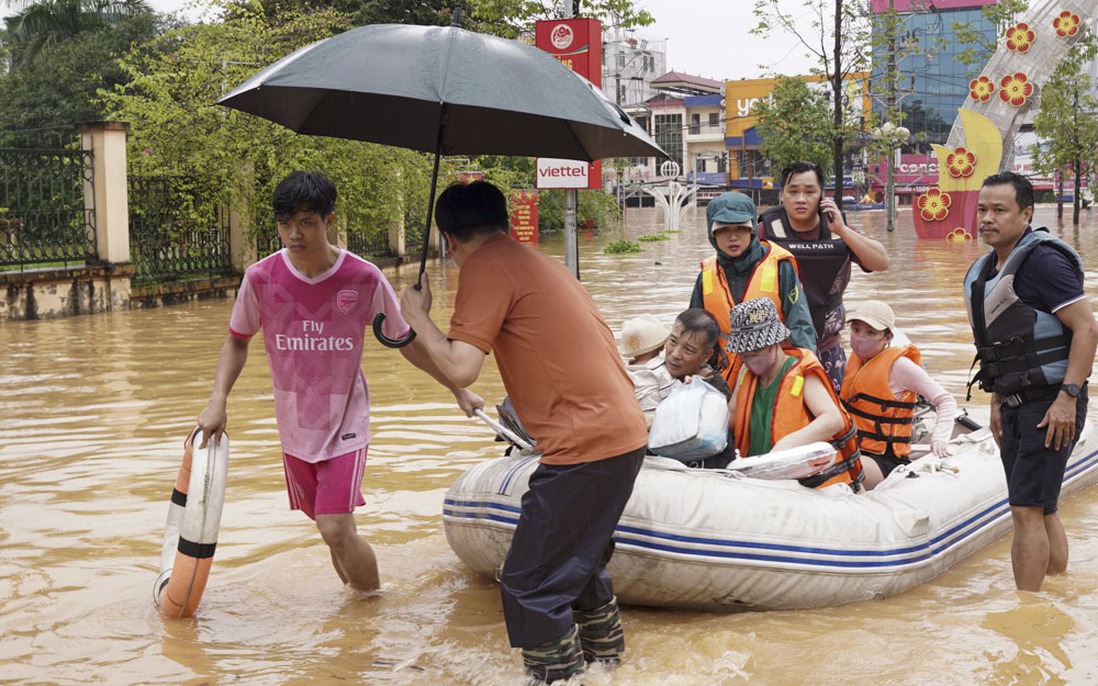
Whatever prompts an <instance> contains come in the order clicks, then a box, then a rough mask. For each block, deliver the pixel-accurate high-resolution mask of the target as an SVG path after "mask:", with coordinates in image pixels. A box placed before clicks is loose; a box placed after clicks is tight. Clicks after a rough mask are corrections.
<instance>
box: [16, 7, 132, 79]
mask: <svg viewBox="0 0 1098 686" xmlns="http://www.w3.org/2000/svg"><path fill="white" fill-rule="evenodd" d="M5 2H6V4H7V5H8V7H21V9H20V11H19V12H18V13H16V14H15V15H13V16H11V17H8V18H6V19H5V20H4V24H5V30H4V42H5V43H6V44H7V48H8V50H9V52H10V55H11V57H10V60H11V61H10V68H11V69H12V70H19V69H24V68H26V67H28V66H29V65H30V64H32V63H33V62H34V61H35V60H36V59H37V58H38V56H39V55H41V54H43V53H44V52H48V51H51V50H54V49H56V48H58V47H59V46H61V45H63V44H64V43H66V42H67V41H70V40H72V39H73V38H76V37H77V36H80V35H81V34H85V33H88V32H94V31H99V30H102V29H105V28H109V27H111V26H117V25H118V24H120V23H121V22H123V21H124V20H125V19H126V18H128V17H132V16H135V15H141V14H151V13H152V10H151V9H150V8H149V4H148V3H147V2H145V0H38V1H37V2H30V1H22V0H5Z"/></svg>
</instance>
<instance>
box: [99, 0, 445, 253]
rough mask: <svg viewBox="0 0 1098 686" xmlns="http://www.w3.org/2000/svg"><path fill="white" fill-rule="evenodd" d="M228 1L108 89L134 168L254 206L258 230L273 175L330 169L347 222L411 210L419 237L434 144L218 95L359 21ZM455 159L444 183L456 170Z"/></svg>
mask: <svg viewBox="0 0 1098 686" xmlns="http://www.w3.org/2000/svg"><path fill="white" fill-rule="evenodd" d="M226 10H227V11H226V12H225V14H224V16H223V19H222V21H220V22H215V23H209V24H198V25H192V26H185V27H182V28H179V29H176V30H173V31H170V32H168V33H165V34H164V35H163V36H161V37H159V38H158V39H156V41H154V44H153V46H152V49H149V50H145V51H141V52H134V53H132V54H131V55H130V56H129V57H127V58H126V59H125V60H123V63H122V64H123V68H124V70H125V72H126V74H127V76H128V81H127V83H125V84H123V85H121V86H119V87H117V88H116V89H115V90H113V91H111V92H104V93H103V99H104V102H105V104H106V106H107V111H108V112H109V113H110V115H111V117H112V118H116V119H119V120H122V121H126V122H129V123H130V125H131V133H130V137H129V142H128V152H129V155H130V161H131V172H136V173H139V174H146V175H166V176H171V177H175V178H186V179H188V181H187V183H188V184H189V186H190V191H189V193H190V195H192V196H193V197H194V198H195V200H196V202H197V203H201V205H202V208H204V209H195V213H196V214H198V215H202V214H204V213H207V214H208V212H209V208H210V207H212V206H217V205H228V204H233V205H234V206H237V207H241V206H251V207H253V208H255V211H256V215H257V216H258V217H259V218H260V219H259V221H260V223H261V225H260V226H259V227H258V229H257V230H258V231H261V232H263V233H265V234H268V235H269V234H271V233H272V232H273V224H272V222H271V220H270V217H269V209H268V206H269V198H270V192H271V190H272V189H273V187H274V185H275V184H276V183H277V182H278V181H279V180H280V179H281V178H282V177H283V176H284V175H285V174H287V173H288V172H290V171H292V170H294V169H319V170H323V171H325V173H327V174H328V175H329V176H330V177H332V179H333V181H334V182H335V183H336V185H337V187H338V188H339V192H340V200H339V207H338V212H339V215H340V217H341V220H342V221H343V222H344V225H343V226H342V227H341V228H345V229H346V230H347V231H348V232H350V233H351V234H353V235H364V236H366V237H367V239H369V236H372V235H376V234H380V233H381V232H384V231H386V230H387V228H388V225H389V224H390V223H391V222H393V221H397V220H399V219H401V218H402V213H404V214H403V219H405V221H406V225H407V226H408V229H409V233H410V234H412V235H411V236H410V237H409V240H410V241H411V240H414V234H415V232H417V231H418V230H419V229H418V228H417V227H418V226H422V221H423V218H424V215H425V212H426V208H425V205H426V190H425V188H426V186H427V183H428V180H429V174H430V165H429V162H428V159H427V158H426V156H425V155H422V154H420V153H416V152H412V151H409V150H403V149H399V148H391V147H387V146H381V145H374V144H370V143H362V142H358V141H348V140H342V139H335V138H324V137H319V136H304V135H299V134H296V133H294V132H292V131H290V130H289V129H286V128H283V127H281V126H278V125H277V124H273V123H271V122H269V121H267V120H265V119H261V118H259V117H255V116H252V115H248V114H244V113H242V112H238V111H236V110H230V109H227V108H225V107H221V106H219V105H217V104H216V102H217V100H218V98H219V97H221V96H222V95H223V94H224V93H226V92H227V91H228V90H229V89H231V88H232V87H234V86H236V85H237V84H239V83H241V82H243V81H244V80H246V79H247V78H248V77H249V76H251V75H252V74H254V73H255V72H257V71H258V70H259V69H261V68H263V67H265V66H267V65H269V64H271V63H272V62H275V61H276V60H278V59H279V58H281V57H283V56H285V55H286V54H288V53H290V52H292V51H293V50H296V49H297V48H299V47H302V46H304V45H307V44H309V43H312V42H315V41H317V40H321V39H323V38H326V37H328V36H330V35H333V34H335V33H338V32H341V31H344V30H346V29H348V28H350V25H349V24H348V22H347V19H346V17H345V16H342V15H340V14H338V13H336V12H332V11H327V10H311V11H288V12H287V13H286V14H284V15H282V16H281V17H279V18H278V20H277V21H273V22H272V21H271V20H270V19H269V18H268V17H267V16H266V15H265V14H264V13H263V11H262V8H261V7H259V6H258V4H257V5H253V6H240V5H237V6H232V7H226ZM444 169H445V170H446V171H445V172H444V177H443V179H442V183H446V182H447V180H448V179H449V166H448V165H447V166H446V167H445V168H444ZM421 198H422V202H419V200H420V199H421ZM412 245H414V243H413V244H412Z"/></svg>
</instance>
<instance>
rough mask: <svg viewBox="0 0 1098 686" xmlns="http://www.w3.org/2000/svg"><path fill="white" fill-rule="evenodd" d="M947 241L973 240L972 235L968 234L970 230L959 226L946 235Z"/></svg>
mask: <svg viewBox="0 0 1098 686" xmlns="http://www.w3.org/2000/svg"><path fill="white" fill-rule="evenodd" d="M945 239H946V240H947V241H967V240H971V239H972V236H970V235H968V231H965V229H964V227H962V226H958V227H957V228H956V229H953V230H952V231H950V232H949V233H947V234H946V235H945Z"/></svg>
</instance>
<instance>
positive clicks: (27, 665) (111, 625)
mask: <svg viewBox="0 0 1098 686" xmlns="http://www.w3.org/2000/svg"><path fill="white" fill-rule="evenodd" d="M1038 218H1039V219H1042V218H1043V219H1045V221H1046V222H1048V223H1052V222H1049V220H1050V219H1051V218H1052V209H1051V208H1041V209H1040V210H1039V213H1038ZM883 220H884V217H883V214H882V213H880V212H869V213H862V214H852V215H851V221H852V223H854V224H855V225H857V226H860V227H864V228H865V230H866V231H867V233H870V234H871V235H874V236H875V237H877V238H880V239H881V240H882V241H883V242H884V243H885V245H886V246H887V247H888V248H889V251H890V252H891V254H892V257H893V265H894V266H893V268H892V269H891V270H890V271H889V272H886V273H883V274H874V275H865V274H860V273H859V274H856V275H855V277H854V280H853V282H852V284H851V288H850V294H849V296H848V298H850V299H857V298H868V297H876V298H882V299H885V300H887V301H889V302H890V303H891V304H892V305H893V306H894V307H895V309H896V311H897V317H898V324H899V326H900V327H901V328H903V329H904V330H905V332H906V333H907V334H908V336H909V337H910V338H911V339H912V340H913V341H915V342H916V343H918V344H919V345H920V347H921V348H922V350H923V356H924V361H925V364H926V366H927V367H928V368H929V369H930V370H931V372H932V373H933V375H934V376H935V377H936V378H938V379H939V380H940V381H941V382H942V383H943V385H944V386H945V387H946V388H947V389H948V390H950V391H951V392H952V393H954V395H956V396H957V397H958V398H959V399H961V400H963V398H964V392H965V381H966V378H967V374H968V368H969V364H970V363H971V361H972V344H971V340H970V339H969V337H968V334H967V333H966V332H967V328H966V325H965V323H964V310H963V305H962V303H961V297H960V288H959V282H960V279H961V277H962V275H963V272H964V269H965V268H966V266H967V265H968V264H969V263H971V261H972V260H973V259H975V257H976V256H977V255H978V254H980V252H981V251H982V248H981V246H979V245H976V244H974V243H972V242H969V243H947V242H944V241H943V242H937V241H936V242H927V241H917V240H915V239H914V237H913V231H912V228H911V218H910V214H908V213H906V212H902V213H901V214H900V217H899V222H898V225H899V229H898V230H897V231H896V232H895V233H892V234H886V233H885V232H884V228H883V225H884V221H883ZM1088 221H1089V223H1088V225H1087V226H1086V227H1084V228H1083V229H1082V230H1080V231H1074V230H1072V229H1070V228H1068V229H1066V230H1062V231H1060V230H1058V231H1057V233H1059V234H1060V235H1061V236H1063V237H1064V238H1065V239H1067V240H1069V241H1070V242H1072V243H1074V244H1075V245H1077V246H1079V247H1080V252H1081V253H1082V254H1083V257H1084V262H1085V263H1086V264H1087V265H1088V266H1092V265H1093V259H1092V256H1093V255H1094V254H1095V250H1096V247H1098V246H1096V245H1095V239H1094V235H1095V221H1094V218H1093V216H1091V217H1090V218H1089V220H1088ZM703 223H704V212H703V211H699V212H697V213H696V214H694V215H691V216H689V217H688V220H687V222H686V223H685V226H684V229H683V231H682V232H681V233H679V234H674V235H672V237H671V240H669V241H664V242H654V243H644V244H643V245H644V252H643V253H639V254H634V255H623V256H610V255H604V254H602V252H601V246H602V245H603V244H604V243H605V242H607V241H608V240H613V239H615V238H619V237H621V235H624V236H625V237H629V238H635V237H636V236H638V235H640V234H642V233H652V232H654V231H656V230H657V229H658V228H659V227H661V226H662V219H661V217H660V216H659V215H658V214H657V213H656V212H655V211H648V210H630V211H629V218H628V224H627V226H626V227H624V228H623V229H621V230H620V231H614V232H607V234H604V235H599V236H594V235H584V236H582V237H581V240H580V246H581V270H582V277H583V280H584V283H585V285H586V286H587V288H588V289H589V290H590V291H591V292H592V294H593V295H594V297H595V298H596V300H597V301H598V303H599V305H600V307H601V308H602V309H603V312H604V313H605V315H606V319H607V321H608V322H609V323H610V325H611V327H612V328H614V329H615V330H617V329H618V328H619V327H620V324H621V322H622V321H623V320H624V319H627V318H628V317H631V316H633V315H635V314H638V313H640V312H651V313H653V314H655V315H657V316H659V317H661V318H662V319H664V320H665V321H670V319H671V318H672V317H673V316H674V315H675V314H676V313H677V312H679V311H680V310H681V309H683V308H684V307H685V306H686V304H687V302H688V300H689V296H690V289H691V287H692V285H693V283H694V279H695V277H696V275H697V269H698V262H699V261H700V260H701V259H702V258H703V257H705V256H707V255H708V254H709V252H710V250H711V248H710V247H709V245H708V242H707V241H706V239H705V230H704V226H703ZM619 234H621V235H619ZM542 249H543V250H545V251H547V252H549V253H551V254H555V255H557V256H560V255H561V251H562V242H561V240H560V237H550V238H549V239H548V240H546V241H545V243H544V244H543V246H542ZM431 272H432V273H431V276H432V278H433V279H434V286H433V287H434V289H435V293H436V299H435V302H436V308H437V309H436V312H435V317H436V321H438V322H440V323H442V324H445V322H446V321H447V320H448V316H449V313H450V311H451V308H452V305H453V289H454V287H455V286H456V271H455V269H454V268H453V266H452V265H446V266H444V267H442V268H440V267H439V266H438V265H433V266H432V268H431ZM1095 276H1096V274H1095V271H1094V270H1093V269H1091V270H1089V271H1088V274H1087V277H1088V278H1087V281H1088V291H1090V292H1093V291H1094V286H1095V283H1094V280H1095ZM391 278H392V279H393V281H394V282H395V284H396V285H397V287H398V289H399V288H403V287H404V286H405V285H407V284H410V283H411V282H412V281H413V280H414V278H415V273H414V269H413V268H407V269H405V270H403V271H401V272H400V273H398V274H394V275H392V277H391ZM230 307H231V304H230V303H228V302H212V303H210V302H206V303H198V304H193V305H187V306H181V307H174V308H166V309H159V310H138V311H132V312H121V313H114V314H107V315H101V316H91V317H77V318H73V319H65V320H59V321H45V322H10V323H5V324H3V325H2V326H0V334H2V341H3V349H4V350H5V352H6V354H7V361H8V363H7V364H6V365H5V367H4V369H3V370H0V380H2V382H3V388H4V397H3V400H0V410H2V412H0V551H2V557H0V601H2V603H3V607H4V612H3V616H2V618H0V639H2V640H0V664H2V665H3V667H2V668H0V683H20V684H22V683H41V684H68V683H106V684H137V683H142V684H147V683H151V684H196V685H197V684H218V683H229V682H231V681H235V682H239V683H247V684H249V685H250V684H332V683H342V682H351V683H354V682H365V683H392V684H422V683H432V684H440V685H450V684H453V685H459V684H485V685H493V684H510V683H517V682H518V681H519V680H520V678H521V670H520V667H519V664H518V658H517V655H516V654H515V653H514V652H513V651H512V650H511V649H509V648H508V646H507V639H506V633H505V630H504V626H503V619H502V614H501V611H500V603H499V590H498V587H497V586H496V584H495V583H494V582H492V581H488V580H484V579H480V578H478V577H474V576H472V575H471V574H470V573H469V572H467V571H466V570H465V569H464V568H463V566H462V565H461V563H460V562H459V561H458V560H457V559H456V557H455V556H454V555H453V553H452V552H451V551H450V549H449V548H448V546H447V544H446V541H445V537H444V535H443V533H442V527H441V523H440V518H439V514H440V511H441V503H442V496H443V493H444V492H445V489H446V488H447V487H448V485H449V484H450V483H451V482H452V481H453V480H454V479H455V478H456V477H457V475H458V474H460V473H461V472H462V471H463V470H464V469H467V468H468V467H470V466H471V465H473V464H475V463H476V462H477V461H479V460H482V459H485V458H489V457H493V456H495V455H497V454H498V453H499V444H497V443H493V442H492V441H491V433H490V432H489V431H488V429H487V428H486V427H484V426H483V425H481V424H479V423H477V422H475V421H473V420H468V419H466V418H465V417H463V416H462V415H461V414H460V413H459V412H457V410H456V408H455V407H454V406H453V403H452V400H451V398H450V397H449V395H448V393H446V392H445V391H443V390H441V389H440V388H439V387H437V385H436V384H435V383H434V382H433V381H432V380H430V379H429V378H428V377H427V376H426V375H424V374H422V373H419V372H418V371H416V370H414V369H412V368H411V367H410V366H409V365H408V364H407V363H405V362H404V360H403V359H402V358H401V357H400V356H399V354H398V353H396V352H394V351H391V350H388V349H385V348H382V347H381V346H378V345H373V346H371V347H370V348H369V349H368V351H367V355H366V360H365V367H366V373H367V377H368V378H369V379H370V389H371V393H372V400H373V407H374V410H373V414H374V416H373V420H372V424H373V439H372V444H371V447H370V459H369V465H368V469H367V475H366V482H365V485H364V492H365V494H366V498H367V505H366V507H365V508H363V509H361V510H360V511H359V513H360V514H359V523H360V526H361V528H362V530H363V531H364V532H365V533H366V534H367V535H368V536H369V537H370V539H371V541H372V542H373V543H374V545H375V549H376V551H377V554H378V557H379V559H380V562H381V570H382V578H383V583H384V593H383V594H382V596H381V597H379V598H373V599H369V600H355V599H353V598H350V597H349V596H348V595H347V594H346V593H345V592H344V591H343V590H342V589H341V588H340V586H339V583H338V580H337V578H336V576H335V574H334V573H333V572H332V571H331V569H330V563H329V560H328V555H327V553H326V551H325V550H324V548H323V544H322V543H320V540H319V537H318V536H317V534H316V533H315V530H314V528H313V527H312V525H311V523H310V522H309V521H308V520H307V519H306V518H305V517H304V516H302V515H300V514H299V513H292V512H290V511H289V510H288V509H287V505H286V495H285V492H284V491H285V486H284V481H283V477H282V472H281V466H280V464H279V460H278V448H277V434H276V430H275V426H274V421H273V408H272V398H271V393H270V384H269V380H268V378H267V371H266V365H265V361H264V360H263V359H262V358H263V350H262V346H253V348H252V359H251V361H250V362H249V364H248V367H247V368H246V369H245V372H244V374H243V375H242V376H241V378H240V381H239V382H238V383H237V386H236V389H235V390H234V392H233V396H232V398H231V401H230V406H229V421H230V425H229V428H230V433H231V435H232V448H233V453H232V459H231V468H230V474H229V491H228V499H227V502H226V505H225V511H224V517H223V526H222V531H221V535H220V540H219V545H218V554H217V559H216V562H215V564H214V571H213V574H212V576H211V580H210V585H209V587H208V589H207V591H206V595H205V597H204V599H203V604H202V606H201V608H200V610H199V616H198V618H196V619H194V620H190V621H173V622H165V621H163V620H162V619H161V618H160V617H159V615H157V613H156V610H155V609H154V607H153V604H152V584H153V580H154V579H155V577H156V572H157V566H158V556H159V547H160V538H161V535H162V526H163V522H164V516H165V514H166V511H167V498H168V495H169V493H170V490H171V485H172V483H173V481H174V478H175V471H176V469H177V467H178V463H179V460H180V459H181V457H182V442H183V438H184V437H185V435H186V434H187V431H188V430H189V429H190V427H191V426H192V422H193V418H194V417H195V416H196V414H197V413H198V411H199V410H200V409H201V408H202V406H203V404H204V403H205V399H206V397H207V395H208V392H209V388H210V384H211V382H212V372H213V366H214V361H215V358H216V354H217V351H218V348H219V346H220V343H221V341H222V339H223V338H224V335H225V327H226V325H227V322H228V316H229V311H230ZM577 346H578V342H577ZM577 349H579V348H578V347H577ZM475 389H476V390H477V391H478V392H479V393H481V395H483V396H484V397H485V398H487V399H489V400H490V401H498V399H500V398H501V397H502V393H503V389H502V385H501V384H500V382H499V379H498V376H497V375H496V373H495V370H494V368H493V367H492V366H491V361H490V362H489V367H488V368H487V369H486V372H485V373H484V374H483V375H482V380H481V381H480V382H479V383H478V384H477V385H476V387H475ZM985 405H986V402H985V397H984V396H982V395H981V396H980V397H979V398H978V399H977V400H975V401H974V402H973V403H970V404H969V405H968V407H969V409H970V411H971V413H972V414H973V415H974V416H975V417H977V418H978V419H979V418H981V417H986V415H987V410H986V407H985ZM1094 501H1095V497H1094V490H1093V489H1092V490H1091V491H1088V492H1085V493H1083V494H1082V495H1081V496H1078V497H1076V498H1074V499H1072V500H1069V501H1067V502H1065V503H1064V505H1063V507H1062V513H1063V517H1064V522H1065V524H1066V526H1067V529H1068V535H1069V538H1070V541H1071V546H1072V563H1071V573H1070V575H1069V576H1068V577H1066V578H1060V579H1052V580H1050V581H1049V582H1048V584H1047V589H1046V591H1045V592H1043V593H1041V594H1038V595H1028V594H1017V593H1015V592H1014V591H1013V590H1008V589H1010V588H1011V586H1012V582H1011V573H1010V568H1009V564H1010V563H1009V547H1008V541H1007V540H1005V539H1004V540H1002V541H999V542H997V543H995V544H994V545H992V546H990V547H989V548H988V549H986V550H984V551H982V552H980V553H978V554H977V555H975V556H973V557H972V558H970V559H968V560H966V561H964V562H962V563H961V564H959V565H958V566H956V567H955V568H954V569H952V570H950V571H949V572H947V573H946V574H944V575H942V576H941V577H939V578H938V579H936V580H934V581H933V582H932V583H929V584H925V585H924V586H922V587H920V588H918V589H915V590H914V591H911V592H909V593H907V594H904V595H902V596H898V597H895V598H890V599H887V600H884V601H875V602H866V603H859V604H855V605H849V606H844V607H839V608H828V609H822V610H811V611H802V612H772V613H745V614H738V615H730V616H723V615H709V614H700V613H692V612H681V611H673V610H655V609H650V608H626V610H625V612H624V613H623V614H624V622H625V625H626V631H627V633H628V637H629V638H628V640H629V645H630V652H629V654H628V657H627V659H626V661H625V663H624V664H623V665H622V666H621V667H620V668H619V669H618V670H617V671H616V672H613V673H609V672H604V671H599V670H595V671H594V672H593V673H591V674H590V675H588V677H586V678H585V680H584V683H587V684H591V685H592V686H598V685H599V684H683V685H686V684H691V685H692V684H699V683H705V684H738V683H763V684H817V683H824V682H836V681H838V680H840V679H841V680H843V681H845V682H847V683H865V684H869V683H893V684H906V683H916V682H928V681H929V682H934V683H942V684H958V685H960V684H973V683H981V684H1019V685H1021V684H1035V683H1049V684H1073V683H1075V684H1078V683H1093V682H1094V681H1095V680H1096V675H1098V658H1096V657H1095V654H1094V652H1093V650H1092V649H1091V647H1090V646H1091V644H1092V642H1093V640H1094V637H1095V636H1096V635H1098V619H1096V618H1098V572H1096V571H1094V570H1098V504H1096V503H1095V502H1094ZM809 651H811V652H809ZM808 655H811V659H810V660H809V661H806V660H805V659H804V658H805V656H808ZM806 667H808V668H807V669H806Z"/></svg>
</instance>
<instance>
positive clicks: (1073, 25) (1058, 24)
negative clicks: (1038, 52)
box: [1052, 10, 1081, 38]
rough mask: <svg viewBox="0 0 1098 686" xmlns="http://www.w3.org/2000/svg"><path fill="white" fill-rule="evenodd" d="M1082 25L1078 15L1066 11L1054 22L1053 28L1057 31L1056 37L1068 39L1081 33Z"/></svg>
mask: <svg viewBox="0 0 1098 686" xmlns="http://www.w3.org/2000/svg"><path fill="white" fill-rule="evenodd" d="M1080 23H1081V22H1080V21H1079V15H1078V14H1072V13H1071V12H1070V11H1068V10H1064V11H1063V12H1061V13H1060V16H1058V17H1056V18H1055V19H1053V20H1052V28H1054V29H1056V35H1057V36H1059V37H1060V38H1068V37H1069V36H1074V35H1075V34H1077V33H1079V24H1080Z"/></svg>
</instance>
